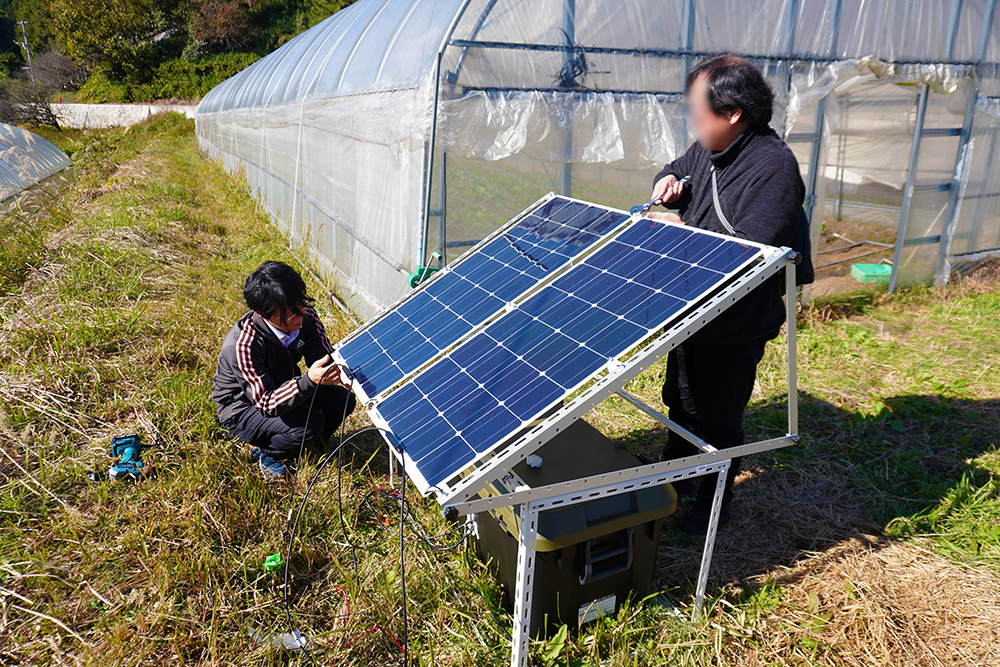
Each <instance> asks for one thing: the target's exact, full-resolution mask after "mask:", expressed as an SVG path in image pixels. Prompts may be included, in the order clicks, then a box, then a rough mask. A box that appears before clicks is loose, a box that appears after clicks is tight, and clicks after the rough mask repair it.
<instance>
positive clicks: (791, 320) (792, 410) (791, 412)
mask: <svg viewBox="0 0 1000 667" xmlns="http://www.w3.org/2000/svg"><path fill="white" fill-rule="evenodd" d="M794 294H796V287H795V264H794V263H792V262H789V263H788V264H787V265H786V266H785V308H786V309H787V311H786V317H785V319H786V323H785V330H786V335H785V338H786V339H787V341H788V348H787V350H788V359H787V361H788V435H798V433H799V382H798V376H797V375H796V361H797V360H796V355H797V347H796V345H797V342H796V335H797V334H798V326H797V325H798V322H797V320H798V308H797V307H796V306H797V304H798V299H796V298H795V297H794V296H793V295H794Z"/></svg>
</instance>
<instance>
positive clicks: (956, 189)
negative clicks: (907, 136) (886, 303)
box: [889, 0, 998, 294]
mask: <svg viewBox="0 0 1000 667" xmlns="http://www.w3.org/2000/svg"><path fill="white" fill-rule="evenodd" d="M988 2H989V4H987V5H986V7H985V11H984V14H983V26H982V30H981V31H980V33H979V42H978V43H977V45H976V52H975V54H974V56H973V65H972V69H971V74H970V79H969V90H968V91H967V96H968V100H967V101H966V105H965V116H964V118H963V120H962V126H961V127H960V128H932V129H924V121H925V119H926V116H927V101H928V97H929V95H930V87H929V86H928V85H927V84H926V83H924V84H920V95H919V97H918V98H917V117H916V122H915V123H914V126H913V143H912V145H911V146H910V161H909V164H908V166H907V169H906V185H904V186H903V204H902V207H901V208H900V212H899V228H898V230H897V232H896V247H895V250H894V252H893V257H892V273H891V275H890V277H889V293H890V294H891V293H893V292H895V291H896V289H897V288H898V287H900V285H899V271H900V268H901V264H902V260H903V249H904V248H907V247H913V246H918V245H925V244H934V243H937V244H938V254H937V261H936V262H935V267H934V284H935V285H937V286H939V287H941V286H944V285H946V284H947V283H948V279H949V277H950V275H951V241H952V238H953V237H954V235H955V227H956V226H957V224H958V216H959V212H960V205H961V200H962V185H963V183H964V182H965V176H966V171H967V169H968V159H967V158H968V157H969V140H970V138H971V136H972V124H973V120H974V119H975V112H976V107H975V100H976V98H977V97H978V94H979V71H978V66H979V63H981V62H982V60H983V58H985V57H986V49H987V47H988V46H989V39H990V30H991V28H992V25H993V22H994V21H995V19H996V9H997V4H998V0H988ZM962 4H963V0H955V1H954V3H953V4H952V7H951V10H952V11H951V17H950V19H949V25H948V57H947V61H948V62H951V61H952V59H953V57H954V52H955V42H956V40H957V38H958V28H959V18H960V15H961V13H962ZM942 136H957V137H958V149H957V151H956V154H955V166H954V168H953V169H952V174H951V180H950V181H949V182H948V183H945V184H942V185H926V186H918V185H917V184H916V178H917V170H918V167H919V158H920V144H921V140H922V139H923V138H925V137H942ZM927 189H941V190H947V191H948V202H947V203H946V204H945V210H944V222H943V224H942V228H941V233H940V234H936V235H932V236H922V237H919V238H913V239H908V238H906V233H907V231H908V228H909V224H910V219H911V218H910V211H911V208H912V203H913V194H914V192H920V191H925V190H927ZM977 222H978V221H974V222H973V224H974V225H975V224H977Z"/></svg>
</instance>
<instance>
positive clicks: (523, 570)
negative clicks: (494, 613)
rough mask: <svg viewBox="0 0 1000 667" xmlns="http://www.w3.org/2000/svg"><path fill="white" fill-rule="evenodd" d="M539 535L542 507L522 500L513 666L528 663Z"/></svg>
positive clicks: (511, 661) (511, 658)
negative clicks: (539, 514) (539, 507)
mask: <svg viewBox="0 0 1000 667" xmlns="http://www.w3.org/2000/svg"><path fill="white" fill-rule="evenodd" d="M537 539H538V510H536V509H534V503H522V504H521V540H520V542H519V543H518V545H517V591H515V593H514V627H513V629H512V630H513V646H512V647H511V654H510V665H511V667H528V642H529V641H530V640H531V637H530V636H529V634H528V633H529V628H530V627H531V596H532V589H533V587H534V583H535V582H534V577H535V555H536V554H535V546H536V544H535V543H536V541H537Z"/></svg>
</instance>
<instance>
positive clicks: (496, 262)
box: [340, 197, 628, 397]
mask: <svg viewBox="0 0 1000 667" xmlns="http://www.w3.org/2000/svg"><path fill="white" fill-rule="evenodd" d="M627 217H628V216H626V215H624V214H622V213H617V212H613V211H608V210H607V209H603V208H597V207H592V206H587V205H585V204H581V203H580V202H574V201H571V200H567V199H564V198H561V197H556V198H553V199H551V200H549V201H548V202H546V203H545V204H543V205H542V206H540V207H539V208H538V209H536V210H535V211H534V212H532V213H530V214H529V215H527V216H525V218H524V219H522V220H521V221H519V222H518V223H517V224H515V225H513V226H512V227H511V228H510V229H508V230H506V231H505V232H504V233H503V234H501V235H499V236H498V237H497V238H495V239H493V240H492V241H490V242H489V243H487V244H486V245H485V246H484V247H483V248H481V249H480V250H479V251H478V252H477V253H474V254H473V255H471V256H469V257H468V258H465V259H464V260H463V261H461V262H459V263H458V264H456V266H455V267H454V268H453V269H452V270H450V271H448V272H446V273H444V274H442V275H440V276H438V277H437V278H436V279H435V280H434V281H432V282H431V283H430V284H428V285H427V287H426V288H424V289H423V290H421V291H420V292H418V293H416V294H414V295H413V297H411V298H410V299H408V300H407V301H406V302H404V303H403V304H401V305H400V306H399V307H398V308H397V309H396V311H395V312H393V313H389V314H388V315H386V316H385V317H383V318H382V319H380V320H379V321H377V322H375V323H374V324H373V325H372V326H371V327H369V329H368V330H367V331H365V332H363V333H362V334H360V335H358V336H357V337H355V338H354V339H353V340H351V341H348V342H347V343H346V344H345V345H344V346H343V347H342V348H341V349H340V354H341V356H342V357H343V358H344V359H345V360H346V361H347V363H348V365H349V367H350V369H351V371H352V372H353V373H354V375H355V378H356V379H357V381H358V382H359V384H360V385H361V387H362V389H363V390H364V392H365V394H366V395H367V396H369V397H371V396H376V395H378V394H379V393H381V392H383V391H385V390H386V389H388V388H390V387H391V386H392V385H394V384H395V383H397V382H399V381H400V380H401V379H403V378H404V377H405V376H406V375H408V374H410V373H412V372H413V371H415V370H416V369H417V368H419V367H420V366H421V365H423V364H425V363H426V362H427V361H429V360H430V359H433V358H434V357H435V356H437V355H438V354H440V353H441V352H443V351H444V350H446V349H448V348H449V347H450V346H451V345H453V344H454V343H455V342H456V341H457V340H459V339H460V338H461V337H462V336H464V335H465V334H467V333H468V332H469V331H471V330H472V329H473V328H475V327H476V326H478V325H479V324H481V323H482V322H484V321H486V320H487V319H489V318H490V317H491V316H493V315H494V314H495V313H497V312H499V311H500V310H501V309H502V308H503V307H504V306H505V305H506V304H507V303H509V302H511V301H514V300H515V299H516V298H517V297H519V296H520V295H521V294H523V293H524V292H526V291H527V290H529V289H531V288H532V287H533V286H535V285H536V284H538V282H539V281H540V280H543V279H544V278H546V277H547V276H549V275H551V273H552V272H553V271H555V270H556V269H558V268H560V267H562V266H563V265H564V264H566V262H568V261H569V260H570V259H571V258H573V257H575V256H577V255H578V254H580V253H581V252H582V251H583V250H585V249H586V248H588V247H590V246H591V245H593V244H594V243H596V242H597V241H598V240H599V239H600V238H601V235H603V234H606V233H607V232H608V231H610V230H612V229H614V228H615V227H617V226H618V225H619V224H620V223H622V222H623V221H624V220H626V219H627Z"/></svg>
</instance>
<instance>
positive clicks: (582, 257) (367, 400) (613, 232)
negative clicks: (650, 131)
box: [333, 192, 632, 406]
mask: <svg viewBox="0 0 1000 667" xmlns="http://www.w3.org/2000/svg"><path fill="white" fill-rule="evenodd" d="M556 198H560V199H565V200H567V201H570V202H577V203H580V204H586V205H587V206H592V207H596V208H602V209H605V210H607V211H610V212H613V213H620V214H622V215H623V216H626V217H625V218H624V219H623V222H622V223H621V224H618V225H616V226H615V227H613V228H611V229H609V230H608V231H607V232H605V233H604V234H603V235H602V236H601V237H600V238H599V239H598V240H597V241H595V242H594V243H593V244H592V245H591V246H590V247H588V248H586V249H585V250H583V251H582V252H581V253H580V254H579V255H577V256H576V257H573V258H571V259H570V260H569V261H567V262H566V263H565V264H563V265H562V266H560V267H558V268H557V269H555V270H553V271H552V274H551V275H549V276H546V277H545V278H544V279H542V280H539V281H538V282H537V283H535V284H534V285H532V286H531V287H529V288H528V289H526V290H525V291H523V292H521V294H519V295H518V296H516V297H515V298H514V299H512V300H511V301H508V302H507V303H506V304H505V305H504V306H503V307H502V308H500V309H498V310H497V311H495V312H493V313H492V314H490V315H489V316H488V317H487V318H485V319H484V320H483V321H482V322H479V323H478V324H476V325H475V326H473V327H472V328H471V329H470V330H469V331H467V332H465V333H464V334H463V335H461V336H459V337H458V338H457V339H455V341H454V342H452V343H451V344H450V345H449V346H448V348H447V349H446V350H444V351H442V352H441V353H439V354H437V355H434V356H433V357H431V358H429V359H427V360H426V361H424V362H423V363H422V364H421V365H420V366H418V367H417V368H416V369H414V370H413V371H411V372H410V373H408V374H406V375H405V376H404V377H402V378H400V379H399V380H398V381H396V382H394V383H393V384H392V385H391V386H389V387H386V388H385V389H384V390H382V391H381V392H379V393H378V394H376V395H374V396H369V395H368V394H367V393H366V392H365V391H364V389H363V388H362V386H361V383H355V384H354V386H353V387H352V390H353V391H354V393H355V394H356V395H357V397H358V398H359V399H360V402H361V403H362V404H363V405H366V406H368V405H370V404H371V403H372V402H373V401H376V400H379V399H382V398H384V397H385V396H387V395H389V394H390V393H392V391H393V390H395V389H396V388H397V387H399V386H400V385H402V384H405V383H406V381H407V380H409V379H410V378H412V377H414V376H416V375H418V374H419V373H420V372H421V371H423V370H424V369H425V368H427V367H428V366H430V365H431V364H433V363H434V362H435V361H437V360H438V359H439V358H440V357H441V356H443V354H445V353H446V352H448V351H450V350H453V349H455V348H456V347H458V346H460V345H461V344H462V343H464V342H465V341H466V340H468V339H470V338H472V337H473V336H475V335H476V334H478V333H479V332H480V331H482V330H483V329H485V328H486V327H487V326H489V325H490V324H492V323H493V322H494V321H495V320H496V319H498V318H499V317H501V316H503V315H504V314H505V313H507V312H508V311H509V310H510V309H511V307H512V305H513V304H518V303H523V302H524V301H525V300H527V299H529V298H531V297H532V296H534V294H535V293H536V292H538V291H539V290H541V289H544V288H545V287H546V286H547V285H549V284H550V283H552V282H553V281H555V280H557V279H558V278H559V277H561V276H562V275H564V274H565V273H566V272H568V271H570V270H571V269H572V268H573V267H574V266H576V265H577V264H579V263H581V262H584V261H586V259H587V258H588V257H590V256H591V255H592V254H593V253H595V252H597V251H598V250H599V249H601V248H602V247H604V245H605V244H606V243H607V242H608V241H609V240H610V239H612V238H614V237H616V236H617V235H618V234H619V233H620V232H621V231H622V230H623V229H625V228H627V227H628V225H629V224H630V222H631V221H632V220H631V219H630V218H628V217H627V214H626V213H625V212H624V211H619V210H617V209H613V208H611V207H609V206H603V205H601V204H594V203H592V202H587V201H584V200H582V199H576V198H574V197H566V196H564V195H560V194H558V193H555V192H549V193H548V194H546V195H545V196H544V197H542V198H540V199H539V200H538V201H536V202H535V203H534V204H532V205H531V206H529V207H528V208H526V209H525V210H523V211H521V212H520V213H519V214H518V215H516V216H515V217H514V218H512V219H511V220H510V221H509V222H508V223H507V224H505V225H503V226H502V227H500V228H499V229H497V230H496V231H494V232H493V233H491V234H489V235H488V236H486V237H485V238H483V239H482V240H481V241H479V243H477V244H476V245H474V246H472V247H471V248H469V249H468V250H467V251H465V252H464V253H462V255H461V257H459V258H458V259H456V260H455V261H454V262H452V263H450V264H448V265H447V266H446V267H445V268H444V269H442V270H441V271H436V272H435V273H434V274H432V277H431V278H430V279H428V280H427V281H425V282H422V283H421V284H420V285H419V286H418V287H417V288H416V289H415V290H413V291H412V292H410V293H409V294H406V295H405V296H403V297H402V298H400V299H399V300H397V301H396V302H395V303H393V304H392V305H391V306H389V307H388V308H386V309H385V310H384V311H383V312H382V313H380V314H379V315H378V316H377V317H375V318H372V319H371V320H369V321H368V322H366V323H365V324H364V325H363V326H361V327H359V328H357V329H356V330H355V331H353V332H352V333H351V334H350V335H349V336H347V337H346V338H344V339H342V340H341V341H340V342H338V343H337V344H336V346H335V348H334V351H333V360H334V361H335V362H336V363H337V364H338V365H339V366H342V367H344V368H347V367H349V361H348V360H347V359H345V358H344V357H343V355H342V354H341V353H340V350H341V348H343V347H344V346H345V345H347V344H349V343H350V342H351V341H353V340H354V339H356V338H357V337H358V336H360V335H362V334H363V333H365V332H366V331H368V329H370V328H371V327H373V326H374V325H375V324H377V323H378V322H379V321H381V320H382V319H384V318H385V317H387V316H388V315H389V314H390V313H392V312H393V311H395V310H396V309H397V308H399V307H400V306H402V305H403V304H404V303H406V302H407V301H409V300H410V299H412V298H414V297H415V296H416V295H418V294H420V293H421V292H422V291H423V290H424V289H427V288H428V287H429V286H430V285H432V284H433V283H434V281H436V280H439V279H440V278H441V277H443V276H446V275H448V274H449V273H450V272H451V271H454V270H455V268H456V267H459V266H461V265H462V263H463V262H464V261H466V260H467V259H468V258H470V257H471V256H472V255H474V254H475V253H476V252H478V251H479V250H480V249H481V248H483V247H485V246H486V245H488V244H489V243H491V242H492V241H493V240H495V239H497V238H499V237H500V236H502V235H503V234H504V233H506V232H507V231H508V230H509V229H511V228H512V227H515V226H517V225H518V224H519V223H520V222H522V221H523V220H524V219H525V218H527V217H528V216H530V215H531V214H533V213H534V212H535V211H536V210H538V209H539V208H541V207H542V206H543V205H545V204H546V203H548V202H550V201H552V200H553V199H556Z"/></svg>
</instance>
